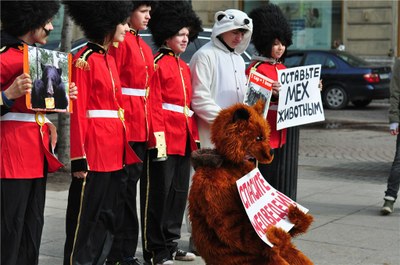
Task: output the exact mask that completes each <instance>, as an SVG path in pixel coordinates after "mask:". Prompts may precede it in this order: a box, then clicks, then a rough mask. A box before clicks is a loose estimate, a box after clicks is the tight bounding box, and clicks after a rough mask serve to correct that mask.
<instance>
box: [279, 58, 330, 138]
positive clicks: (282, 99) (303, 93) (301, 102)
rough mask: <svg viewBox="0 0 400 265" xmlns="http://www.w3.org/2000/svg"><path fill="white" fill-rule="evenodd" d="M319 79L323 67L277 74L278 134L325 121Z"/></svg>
mask: <svg viewBox="0 0 400 265" xmlns="http://www.w3.org/2000/svg"><path fill="white" fill-rule="evenodd" d="M320 76H321V65H320V64H315V65H307V66H300V67H293V68H287V69H282V70H278V81H279V83H280V84H281V90H280V92H279V104H278V114H277V115H278V116H277V124H276V128H277V130H281V129H284V128H288V127H293V126H297V125H302V124H308V123H313V122H318V121H323V120H325V116H324V108H323V106H322V101H321V92H320V89H319V80H320Z"/></svg>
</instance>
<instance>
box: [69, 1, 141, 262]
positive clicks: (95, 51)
mask: <svg viewBox="0 0 400 265" xmlns="http://www.w3.org/2000/svg"><path fill="white" fill-rule="evenodd" d="M64 4H65V7H66V9H67V12H68V13H69V15H70V16H71V18H72V19H73V20H74V22H75V23H76V24H77V25H78V26H80V27H81V29H82V30H83V32H84V34H85V36H86V38H87V39H88V40H89V42H88V43H87V45H86V46H84V47H83V48H82V49H81V50H80V51H79V52H78V53H77V54H76V55H75V56H74V59H73V69H72V79H73V80H74V81H75V82H76V83H77V84H78V87H79V88H80V91H79V92H80V93H79V95H80V96H79V98H78V100H76V103H75V104H74V110H73V111H74V112H73V114H72V115H71V125H70V126H71V171H72V181H71V185H70V189H69V194H68V205H67V214H66V242H65V246H64V264H70V265H72V264H74V265H75V264H76V265H77V264H104V263H105V261H106V258H107V255H108V253H109V252H110V249H111V246H112V243H113V239H114V234H115V231H117V229H118V227H119V225H120V224H121V221H122V219H121V216H123V215H122V212H123V210H124V203H123V198H124V196H125V193H126V186H127V183H126V181H127V173H126V170H125V168H124V166H125V165H129V164H133V163H137V162H141V160H140V159H139V158H138V157H137V156H136V154H135V152H134V151H133V150H132V148H131V147H130V146H129V144H128V141H127V136H126V135H127V132H126V128H125V124H124V110H123V107H122V105H121V103H122V93H121V83H120V80H119V76H118V71H117V67H116V64H115V60H114V58H113V57H112V56H110V55H109V54H108V48H109V47H110V45H111V44H112V43H113V42H122V41H123V40H124V38H125V35H126V34H127V32H128V31H129V26H128V24H127V21H128V16H129V11H130V10H132V3H131V2H127V1H97V2H95V1H64Z"/></svg>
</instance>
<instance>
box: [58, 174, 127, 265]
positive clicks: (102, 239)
mask: <svg viewBox="0 0 400 265" xmlns="http://www.w3.org/2000/svg"><path fill="white" fill-rule="evenodd" d="M126 187H127V173H126V170H125V169H122V170H118V171H113V172H93V171H89V173H88V175H87V177H86V179H85V180H83V179H78V178H75V177H72V182H71V185H70V188H69V194H68V205H67V214H66V241H65V246H64V265H67V264H69V265H78V264H79V265H89V264H90V265H92V264H93V265H94V264H96V265H103V264H104V262H105V260H106V257H107V255H108V253H109V252H110V249H111V246H112V242H113V240H114V235H115V233H116V231H117V230H118V229H119V226H120V225H121V223H122V220H123V219H122V218H123V211H124V206H125V204H124V197H125V193H126Z"/></svg>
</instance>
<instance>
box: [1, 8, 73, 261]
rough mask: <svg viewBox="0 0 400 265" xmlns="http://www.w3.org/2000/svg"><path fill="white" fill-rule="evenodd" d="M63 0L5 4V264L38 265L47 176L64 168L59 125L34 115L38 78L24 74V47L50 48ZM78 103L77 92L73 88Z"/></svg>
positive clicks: (3, 160)
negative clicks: (30, 104)
mask: <svg viewBox="0 0 400 265" xmlns="http://www.w3.org/2000/svg"><path fill="white" fill-rule="evenodd" d="M59 6H60V5H59V3H58V2H57V1H2V2H1V24H2V25H1V26H2V31H1V49H0V64H1V66H0V68H1V71H0V87H1V97H0V105H1V124H0V127H1V130H0V131H1V140H0V141H1V142H0V146H1V159H0V161H1V162H0V186H1V232H0V233H1V264H3V265H20V264H29V265H35V264H38V259H39V247H40V242H41V237H42V230H43V224H44V205H45V197H46V181H47V173H48V172H55V171H56V170H58V169H59V168H61V167H62V166H63V165H62V164H61V163H60V162H59V161H58V159H57V158H56V157H55V156H54V154H53V153H52V151H51V150H54V147H55V145H56V141H57V131H56V128H55V126H54V125H53V124H52V123H51V122H50V121H49V119H48V118H47V117H46V116H45V115H44V113H41V112H36V111H32V110H29V109H28V108H27V106H26V95H27V94H28V93H31V91H32V79H31V77H30V75H29V74H26V73H23V52H24V44H26V45H32V46H34V45H35V44H36V43H38V44H46V42H47V38H48V36H49V34H50V32H51V31H52V30H53V25H52V18H53V16H54V15H55V14H56V13H57V11H58V9H59ZM69 95H70V98H71V99H75V98H76V95H77V87H76V86H75V84H74V83H70V86H69Z"/></svg>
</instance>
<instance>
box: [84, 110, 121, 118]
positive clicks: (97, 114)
mask: <svg viewBox="0 0 400 265" xmlns="http://www.w3.org/2000/svg"><path fill="white" fill-rule="evenodd" d="M86 117H88V118H119V116H118V110H104V109H100V110H88V111H86Z"/></svg>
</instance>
